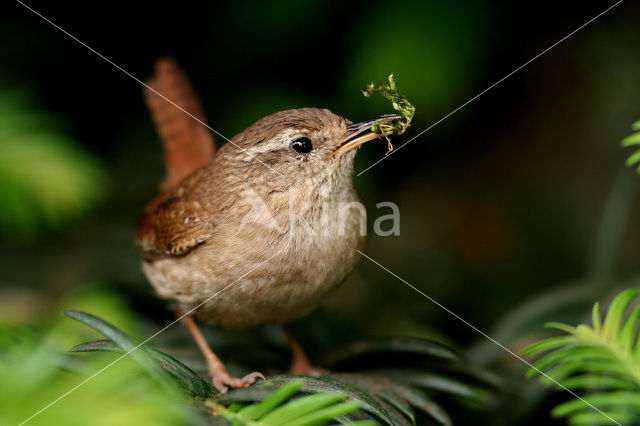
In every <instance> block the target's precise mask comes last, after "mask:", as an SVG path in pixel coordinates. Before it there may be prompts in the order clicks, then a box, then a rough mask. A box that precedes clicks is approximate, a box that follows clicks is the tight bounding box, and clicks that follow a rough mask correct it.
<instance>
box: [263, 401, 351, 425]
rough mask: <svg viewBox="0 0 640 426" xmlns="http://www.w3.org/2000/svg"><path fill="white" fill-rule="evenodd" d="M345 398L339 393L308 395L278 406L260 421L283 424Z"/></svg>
mask: <svg viewBox="0 0 640 426" xmlns="http://www.w3.org/2000/svg"><path fill="white" fill-rule="evenodd" d="M343 400H344V395H342V394H339V393H317V394H314V395H307V396H304V397H301V398H298V399H296V400H294V401H291V402H289V403H288V404H286V405H283V406H281V407H278V408H277V409H275V410H273V411H271V412H270V413H269V414H267V415H266V416H264V417H261V418H260V421H261V422H262V423H265V424H269V425H281V424H284V423H286V422H290V421H293V420H295V419H298V418H300V417H302V416H305V415H307V414H310V413H313V412H315V411H317V410H319V409H321V408H324V407H327V406H329V405H333V404H335V403H336V402H339V401H343Z"/></svg>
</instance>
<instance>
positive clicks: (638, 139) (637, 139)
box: [621, 133, 640, 147]
mask: <svg viewBox="0 0 640 426" xmlns="http://www.w3.org/2000/svg"><path fill="white" fill-rule="evenodd" d="M621 143H622V146H624V147H627V146H631V145H637V144H640V133H634V134H632V135H630V136H627V137H626V138H624V139H622V142H621Z"/></svg>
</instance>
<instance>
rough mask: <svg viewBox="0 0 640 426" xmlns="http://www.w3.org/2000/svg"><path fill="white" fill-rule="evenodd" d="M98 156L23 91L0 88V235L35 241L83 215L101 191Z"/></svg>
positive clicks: (97, 198) (104, 181) (103, 176)
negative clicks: (87, 150)
mask: <svg viewBox="0 0 640 426" xmlns="http://www.w3.org/2000/svg"><path fill="white" fill-rule="evenodd" d="M105 184H106V177H105V174H104V172H103V170H102V168H101V167H100V165H99V163H98V161H97V160H96V159H95V158H93V157H92V156H91V155H89V154H88V153H87V152H85V151H84V150H83V149H82V148H81V147H80V146H78V144H77V143H76V142H75V141H74V140H73V138H72V137H70V136H69V135H68V134H67V132H65V131H64V129H63V128H62V127H61V126H60V119H59V117H57V116H55V115H54V114H52V113H50V112H46V111H42V110H39V109H37V108H36V107H34V102H33V100H32V99H31V97H30V96H29V95H28V94H27V93H26V92H25V91H24V90H22V91H20V90H15V89H14V90H10V89H7V88H6V87H5V88H2V87H0V193H1V194H2V209H0V234H1V235H2V236H3V237H5V238H10V239H19V240H23V241H25V240H26V241H33V240H35V238H36V237H37V235H38V233H39V231H41V230H43V229H48V228H60V227H61V226H62V225H63V224H65V223H68V222H69V221H70V220H72V219H75V220H77V219H78V218H79V217H81V216H82V215H84V214H86V213H87V212H88V211H89V209H90V208H91V207H93V206H94V205H95V204H96V202H97V201H98V200H100V199H102V198H103V196H104V193H105V189H106V188H105Z"/></svg>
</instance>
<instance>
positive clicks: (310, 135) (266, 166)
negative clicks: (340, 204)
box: [216, 108, 400, 190]
mask: <svg viewBox="0 0 640 426" xmlns="http://www.w3.org/2000/svg"><path fill="white" fill-rule="evenodd" d="M398 119H400V116H398V115H388V116H383V117H380V118H377V119H374V120H369V121H364V122H361V123H356V124H352V123H351V122H350V121H348V120H346V119H344V118H342V117H340V116H338V115H336V114H334V113H332V112H331V111H329V110H327V109H318V108H301V109H292V110H286V111H280V112H276V113H274V114H271V115H268V116H266V117H264V118H262V119H260V120H258V121H256V122H255V123H254V124H252V125H251V126H249V127H248V128H247V129H246V130H244V131H243V132H242V133H240V134H238V135H236V136H235V137H234V138H233V139H232V140H231V143H228V144H226V145H225V146H224V147H223V149H221V150H220V152H219V153H218V154H217V157H216V161H217V162H218V164H220V166H222V167H223V168H225V169H227V170H228V171H231V170H233V171H234V172H235V173H238V174H240V175H242V176H243V178H244V179H246V180H247V181H248V182H253V183H256V182H259V181H264V182H266V183H268V185H269V186H272V187H273V188H281V190H288V189H295V188H296V187H297V186H307V187H310V188H319V187H321V186H328V187H329V189H330V190H335V189H338V188H340V187H341V186H345V185H348V186H349V187H350V186H351V185H352V173H353V160H354V158H355V155H356V151H357V150H358V148H359V147H360V146H362V145H363V144H364V143H366V142H368V141H371V140H374V139H377V138H378V137H379V136H378V134H376V133H373V132H371V125H372V124H373V123H384V122H391V121H394V120H398Z"/></svg>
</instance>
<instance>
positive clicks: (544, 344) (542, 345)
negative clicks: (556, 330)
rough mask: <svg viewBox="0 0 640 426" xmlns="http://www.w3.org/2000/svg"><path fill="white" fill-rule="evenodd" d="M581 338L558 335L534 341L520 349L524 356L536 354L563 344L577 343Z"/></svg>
mask: <svg viewBox="0 0 640 426" xmlns="http://www.w3.org/2000/svg"><path fill="white" fill-rule="evenodd" d="M578 341H579V340H578V339H577V338H576V337H574V336H558V337H551V338H549V339H545V340H542V341H540V342H536V343H532V344H531V345H529V346H527V347H526V348H524V349H522V350H521V351H520V355H522V356H535V355H538V354H540V353H542V352H546V351H549V350H551V349H556V348H560V347H562V346H565V345H568V344H571V343H576V342H578Z"/></svg>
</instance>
